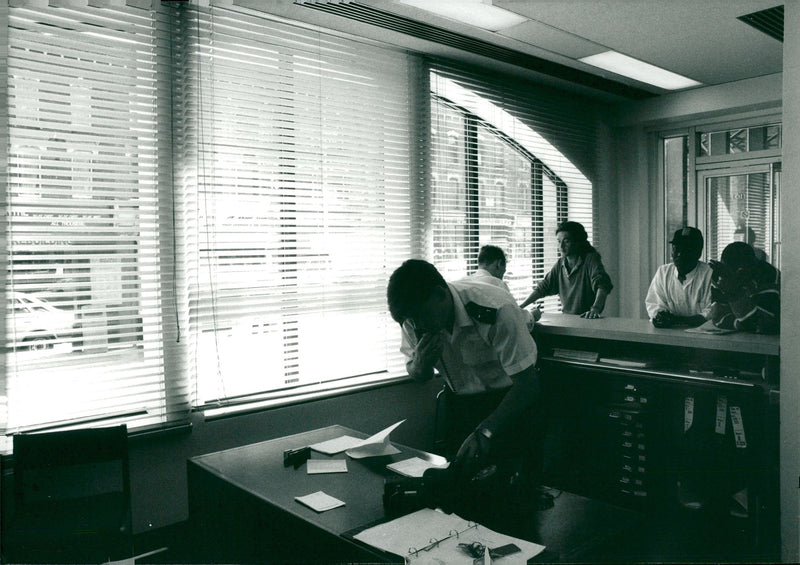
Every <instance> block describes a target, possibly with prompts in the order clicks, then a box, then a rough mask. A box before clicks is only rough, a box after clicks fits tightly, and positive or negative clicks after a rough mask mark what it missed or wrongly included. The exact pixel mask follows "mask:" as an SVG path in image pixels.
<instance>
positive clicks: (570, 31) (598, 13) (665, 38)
mask: <svg viewBox="0 0 800 565" xmlns="http://www.w3.org/2000/svg"><path fill="white" fill-rule="evenodd" d="M432 1H435V0H432ZM781 3H782V2H781V0H560V1H556V0H494V2H493V4H494V5H495V6H500V7H502V8H506V9H507V10H511V11H513V12H517V13H518V14H521V15H523V16H525V17H528V18H530V20H531V21H530V22H526V23H523V24H521V25H518V26H515V27H513V28H510V29H507V30H504V31H502V32H500V34H501V35H504V36H507V37H510V38H513V39H516V40H519V41H522V42H524V43H527V44H530V45H534V46H536V47H539V48H542V49H546V50H548V51H551V52H553V53H557V54H561V55H565V56H567V57H570V58H579V57H585V56H587V55H593V54H595V53H598V52H602V51H606V50H608V49H613V50H614V51H618V52H620V53H624V54H625V55H629V56H631V57H635V58H637V59H640V60H642V61H646V62H648V63H651V64H653V65H657V66H659V67H662V68H665V69H667V70H670V71H672V72H675V73H678V74H681V75H684V76H687V77H689V78H692V79H694V80H697V81H699V82H701V83H703V84H704V85H712V84H721V83H726V82H732V81H736V80H741V79H746V78H753V77H757V76H761V75H767V74H772V73H778V72H781V69H782V61H783V44H782V43H781V42H780V41H778V40H777V39H774V38H772V37H770V36H768V35H766V34H765V33H762V32H760V31H758V30H756V29H754V28H753V27H751V26H749V25H747V24H745V23H744V22H742V21H741V20H738V19H737V17H738V16H743V15H746V14H750V13H752V12H757V11H760V10H764V9H766V8H772V7H773V6H777V5H780V4H781ZM581 68H583V69H584V70H590V69H591V67H589V66H583V67H581ZM590 72H593V71H590Z"/></svg>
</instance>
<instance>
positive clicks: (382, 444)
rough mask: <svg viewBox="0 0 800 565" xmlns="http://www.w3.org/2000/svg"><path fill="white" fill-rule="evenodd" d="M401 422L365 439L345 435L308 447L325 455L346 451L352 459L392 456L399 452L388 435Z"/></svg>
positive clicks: (401, 421) (400, 422)
mask: <svg viewBox="0 0 800 565" xmlns="http://www.w3.org/2000/svg"><path fill="white" fill-rule="evenodd" d="M403 422H405V420H400V421H399V422H397V423H396V424H392V425H391V426H389V427H388V428H386V429H385V430H381V431H380V432H378V433H377V434H375V435H373V436H370V437H368V438H367V439H358V438H355V437H352V436H346V435H345V436H340V437H337V438H333V439H329V440H327V441H322V442H320V443H315V444H314V445H311V446H310V447H311V449H313V450H314V451H318V452H320V453H325V454H326V455H335V454H336V453H341V452H342V451H345V450H347V454H348V455H349V456H350V457H352V458H353V459H361V458H362V457H376V456H378V455H393V454H395V453H400V450H399V449H397V448H396V447H395V446H393V445H392V444H391V442H390V441H389V434H391V433H392V430H394V429H395V428H396V427H397V426H399V425H400V424H402V423H403Z"/></svg>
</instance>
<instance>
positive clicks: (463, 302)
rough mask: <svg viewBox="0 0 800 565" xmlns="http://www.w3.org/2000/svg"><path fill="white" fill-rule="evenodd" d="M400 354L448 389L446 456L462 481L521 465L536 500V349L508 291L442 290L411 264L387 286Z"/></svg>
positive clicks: (411, 369) (431, 270)
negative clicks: (496, 466) (492, 468)
mask: <svg viewBox="0 0 800 565" xmlns="http://www.w3.org/2000/svg"><path fill="white" fill-rule="evenodd" d="M387 298H388V303H389V310H390V312H391V315H392V318H394V320H395V321H397V322H398V323H399V324H400V325H401V331H402V345H401V351H402V352H403V354H404V355H405V357H406V360H407V363H406V368H407V370H408V374H409V375H410V376H411V377H413V378H414V379H415V380H417V381H427V380H429V379H431V378H432V377H433V376H434V368H436V369H437V371H438V373H439V375H440V376H441V377H442V378H444V380H445V381H446V383H447V400H446V402H447V414H448V416H447V434H446V435H447V439H448V441H447V448H446V449H447V453H446V455H447V457H448V459H451V461H452V463H451V469H452V470H453V472H454V473H455V474H456V476H457V477H460V478H461V479H465V478H467V479H468V478H469V477H473V476H475V474H476V473H477V472H478V471H480V470H482V469H486V468H487V466H489V465H490V464H492V463H494V462H500V461H510V460H513V459H517V460H519V461H521V464H520V467H521V472H520V475H519V478H520V480H523V481H525V484H526V486H527V487H528V488H526V489H525V490H524V493H525V494H530V495H531V496H532V497H536V498H534V499H532V500H536V502H537V503H539V501H538V497H539V496H540V495H539V494H538V492H537V487H538V486H539V481H540V476H539V471H540V466H541V453H540V450H541V445H542V434H543V424H542V422H543V417H542V411H541V409H540V407H539V401H540V388H539V387H540V385H539V378H538V375H537V373H536V370H535V364H536V359H537V350H536V344H535V343H534V341H533V338H532V337H531V334H530V332H529V331H528V329H527V326H526V322H527V314H526V312H524V311H523V310H522V309H521V308H520V307H519V306H518V305H517V303H516V300H515V299H514V297H513V296H511V295H510V294H509V293H508V292H507V291H506V290H505V289H502V288H498V287H495V286H491V285H487V284H485V283H481V282H480V281H477V280H474V279H470V278H466V279H462V280H458V281H453V282H451V283H447V282H446V281H445V280H444V278H443V277H442V275H441V274H440V273H439V271H438V270H437V269H436V267H434V266H433V265H432V264H430V263H428V262H426V261H423V260H419V259H409V260H408V261H406V262H405V263H403V264H402V265H401V266H400V267H399V268H398V269H397V270H396V271H395V272H394V273H393V274H392V276H391V278H390V279H389V285H388V288H387Z"/></svg>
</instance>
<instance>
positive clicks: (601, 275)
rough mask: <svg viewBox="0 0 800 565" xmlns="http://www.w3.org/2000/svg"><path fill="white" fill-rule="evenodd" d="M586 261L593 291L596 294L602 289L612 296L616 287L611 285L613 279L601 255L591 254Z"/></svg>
mask: <svg viewBox="0 0 800 565" xmlns="http://www.w3.org/2000/svg"><path fill="white" fill-rule="evenodd" d="M585 261H586V268H587V269H589V280H590V281H591V283H592V291H593V292H595V293H596V292H597V289H599V288H602V289H605V291H606V294H610V293H611V289H613V288H614V285H613V284H611V277H610V276H608V273H607V272H606V268H605V267H604V266H603V260H602V259H601V258H600V255H599V254H598V253H589V254H588V255H587V256H586V259H585Z"/></svg>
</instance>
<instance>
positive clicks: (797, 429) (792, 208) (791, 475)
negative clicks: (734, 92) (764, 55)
mask: <svg viewBox="0 0 800 565" xmlns="http://www.w3.org/2000/svg"><path fill="white" fill-rule="evenodd" d="M784 11H785V14H784V32H783V33H784V42H783V173H782V179H781V181H782V182H781V184H782V198H783V200H782V202H781V205H782V207H783V215H782V219H783V224H782V226H781V240H782V247H781V266H782V273H781V274H782V275H783V278H782V283H781V284H782V288H781V293H782V296H781V406H780V420H781V445H780V454H781V455H780V457H781V461H780V467H781V538H782V543H781V558H782V560H783V561H784V562H785V563H800V379H799V378H798V374H797V373H798V369H797V368H798V367H800V351H799V350H798V347H797V344H798V343H800V324H798V323H797V320H798V319H800V240H798V237H797V234H798V233H800V214H799V213H798V212H800V190H798V188H800V2H798V1H797V0H792V1H788V2H786V3H785V4H784Z"/></svg>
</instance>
